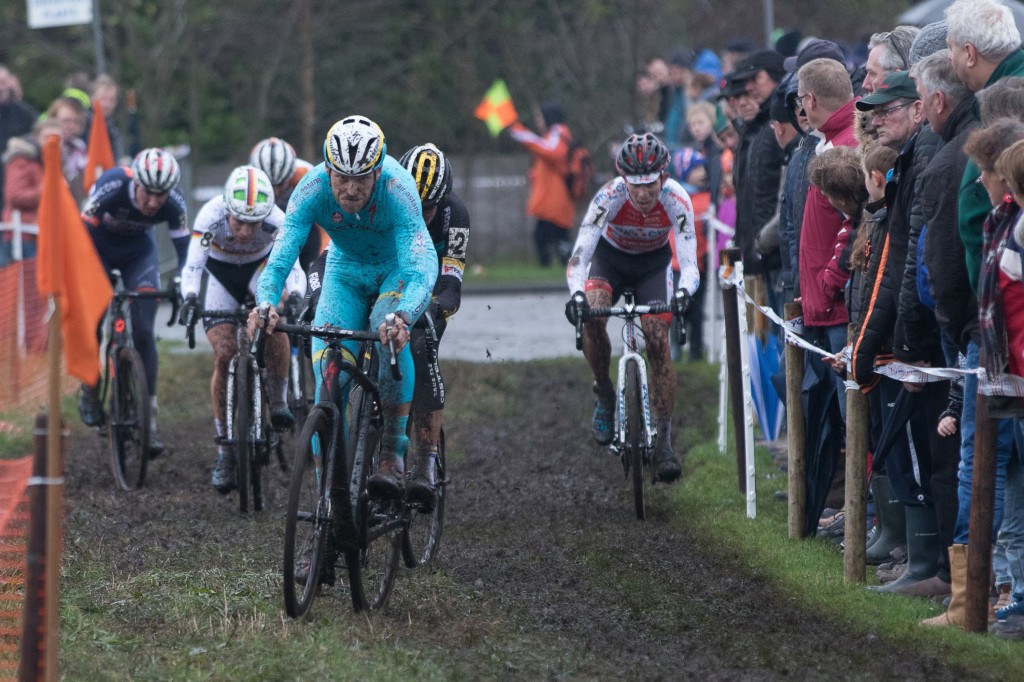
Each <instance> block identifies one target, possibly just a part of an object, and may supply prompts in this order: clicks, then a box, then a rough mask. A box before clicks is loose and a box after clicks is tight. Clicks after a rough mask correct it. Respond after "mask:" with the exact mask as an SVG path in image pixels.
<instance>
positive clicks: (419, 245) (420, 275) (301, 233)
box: [250, 116, 437, 497]
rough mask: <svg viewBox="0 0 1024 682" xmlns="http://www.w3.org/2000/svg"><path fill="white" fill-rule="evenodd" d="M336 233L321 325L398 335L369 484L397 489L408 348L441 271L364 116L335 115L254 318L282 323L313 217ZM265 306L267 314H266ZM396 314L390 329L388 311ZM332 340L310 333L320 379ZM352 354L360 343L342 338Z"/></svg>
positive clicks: (407, 188) (404, 443)
mask: <svg viewBox="0 0 1024 682" xmlns="http://www.w3.org/2000/svg"><path fill="white" fill-rule="evenodd" d="M314 223H315V224H317V225H319V226H321V227H322V228H323V229H324V231H325V232H326V233H327V236H328V237H330V239H331V243H330V245H329V246H328V253H327V266H326V269H325V271H324V281H323V291H322V293H321V296H320V304H319V305H318V306H317V311H316V317H315V319H314V321H313V323H314V324H315V325H318V326H319V325H333V326H336V327H341V328H345V329H376V330H378V332H379V333H380V336H381V340H382V342H384V341H385V340H386V339H387V338H389V337H390V338H393V339H394V341H395V350H396V351H397V352H398V362H399V367H400V368H401V370H402V380H401V382H395V381H394V379H392V378H391V374H390V372H388V371H386V369H385V368H386V366H387V364H388V361H389V356H388V348H387V344H386V343H383V344H382V346H383V355H382V357H381V368H382V369H381V374H380V388H381V399H382V402H383V403H384V404H383V408H384V418H385V432H384V436H383V441H382V457H381V463H380V467H379V468H378V470H377V472H376V473H375V474H374V475H373V476H372V477H371V478H370V480H369V481H368V482H367V487H368V489H369V492H370V494H371V495H374V496H376V497H400V496H401V495H402V493H403V489H404V480H405V476H404V471H403V470H404V459H405V451H406V449H407V448H408V445H409V439H408V438H407V436H406V435H405V432H406V423H407V421H408V418H409V405H410V402H411V401H412V393H413V385H414V379H415V377H414V369H413V359H412V353H411V351H410V349H409V347H408V346H407V342H408V339H409V327H411V326H412V324H413V323H414V322H415V321H416V319H417V318H418V317H419V316H420V314H422V312H423V310H424V309H425V308H426V307H427V304H428V303H430V294H431V291H432V290H433V287H434V282H435V280H436V279H437V254H436V253H435V251H434V247H433V243H432V242H431V240H430V234H429V232H428V231H427V226H426V224H425V223H424V222H423V210H422V208H421V204H420V199H419V193H418V191H417V189H416V183H415V182H414V181H413V178H412V176H411V175H410V174H409V172H408V171H407V170H405V168H403V167H402V166H401V164H399V163H398V161H396V160H395V159H393V158H391V157H390V156H387V145H386V144H385V141H384V134H383V133H382V132H381V130H380V128H379V127H378V126H377V124H376V123H374V122H373V121H371V120H370V119H368V118H365V117H363V116H349V117H346V118H344V119H342V120H340V121H338V122H337V123H335V124H334V125H333V126H332V127H331V129H330V131H328V133H327V139H326V140H325V141H324V163H321V164H320V165H318V166H317V167H316V168H314V169H313V170H311V171H310V172H309V173H307V174H306V176H305V177H304V178H303V179H302V181H301V182H300V183H299V185H298V186H297V187H296V188H295V192H294V193H293V194H292V197H291V199H290V200H289V202H288V210H287V212H286V214H285V222H284V228H283V232H282V235H281V236H280V237H279V238H278V241H277V243H276V244H275V246H274V249H273V251H271V253H270V257H269V259H268V260H267V265H266V268H265V269H264V271H263V274H262V275H261V276H260V279H259V283H258V284H257V289H256V303H257V310H255V311H253V317H252V318H250V319H251V320H252V322H253V323H254V324H256V325H260V326H262V319H263V317H265V318H266V319H267V326H268V330H270V331H272V330H273V328H274V324H276V322H277V311H276V310H275V308H274V304H276V303H277V301H278V300H279V299H280V297H281V288H282V286H283V285H284V281H285V278H286V277H287V275H288V273H289V272H290V271H291V268H292V264H293V263H294V262H295V259H296V258H298V255H299V251H300V250H301V249H302V245H303V244H305V243H306V237H307V236H308V234H309V230H310V228H311V226H312V225H313V224H314ZM261 313H262V317H261ZM388 313H395V314H396V320H395V322H394V324H393V325H392V326H391V327H390V328H387V327H386V325H385V316H386V315H387V314H388ZM325 346H326V344H325V343H324V342H323V341H321V340H319V339H314V340H313V367H314V370H315V371H316V374H317V376H316V385H317V390H318V391H319V387H320V363H319V362H317V360H318V359H319V356H320V355H322V354H323V352H324V349H325ZM345 350H346V351H347V353H351V354H352V358H349V359H353V358H354V357H355V354H356V353H357V352H358V343H356V342H348V343H346V344H345Z"/></svg>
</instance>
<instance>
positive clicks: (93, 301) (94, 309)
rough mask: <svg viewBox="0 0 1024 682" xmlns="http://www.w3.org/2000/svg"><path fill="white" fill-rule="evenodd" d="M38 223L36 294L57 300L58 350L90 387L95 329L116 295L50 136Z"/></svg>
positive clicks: (96, 369) (95, 371)
mask: <svg viewBox="0 0 1024 682" xmlns="http://www.w3.org/2000/svg"><path fill="white" fill-rule="evenodd" d="M37 220H38V223H39V241H38V246H39V253H38V256H37V258H36V264H37V265H36V268H37V278H36V283H37V285H38V286H39V293H40V294H42V295H43V296H54V297H59V298H60V299H61V330H62V332H63V334H64V343H63V344H62V345H63V347H64V363H65V364H66V365H67V371H68V374H71V375H72V376H74V377H77V378H78V379H79V380H80V381H82V382H83V383H86V384H90V385H94V384H95V383H96V382H97V381H98V380H99V376H100V363H99V355H100V349H99V340H98V339H97V338H96V327H97V325H99V323H100V320H101V319H103V314H104V313H105V312H106V310H107V306H108V305H109V304H110V299H111V297H112V296H113V294H114V292H113V289H111V286H110V279H109V277H108V276H107V271H106V269H105V268H104V267H103V263H101V262H100V257H99V255H98V254H97V253H96V247H95V246H94V245H93V243H92V238H91V237H90V236H89V233H88V232H87V231H86V229H85V225H84V224H83V223H82V218H81V216H80V214H79V212H78V204H76V203H75V199H74V197H72V196H71V190H70V189H68V185H67V181H66V180H65V179H64V173H63V171H62V170H61V160H60V139H59V138H58V137H57V136H51V137H50V138H49V139H47V140H46V144H45V145H44V146H43V189H42V195H41V197H40V200H39V214H38V217H37Z"/></svg>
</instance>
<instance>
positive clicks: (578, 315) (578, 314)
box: [565, 291, 590, 327]
mask: <svg viewBox="0 0 1024 682" xmlns="http://www.w3.org/2000/svg"><path fill="white" fill-rule="evenodd" d="M589 309H590V306H589V305H588V304H587V297H586V296H584V295H583V292H582V291H577V292H576V293H574V294H573V295H572V298H570V299H569V300H568V301H567V302H566V304H565V319H567V320H569V324H571V325H572V326H574V327H575V326H576V325H577V324H579V323H580V321H582V320H583V318H584V317H585V316H586V313H587V311H588V310H589Z"/></svg>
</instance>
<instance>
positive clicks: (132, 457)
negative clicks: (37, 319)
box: [99, 270, 181, 490]
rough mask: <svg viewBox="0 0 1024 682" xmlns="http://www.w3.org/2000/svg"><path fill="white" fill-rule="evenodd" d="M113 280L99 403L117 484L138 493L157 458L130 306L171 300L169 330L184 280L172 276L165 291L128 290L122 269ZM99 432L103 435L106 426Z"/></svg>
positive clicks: (176, 314)
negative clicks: (104, 415) (104, 409)
mask: <svg viewBox="0 0 1024 682" xmlns="http://www.w3.org/2000/svg"><path fill="white" fill-rule="evenodd" d="M110 279H111V282H112V283H113V285H114V296H113V298H112V299H111V300H110V307H109V308H108V310H107V316H106V323H105V325H104V329H105V333H104V336H105V338H106V350H105V351H104V357H105V359H106V362H104V367H105V368H106V370H105V372H104V375H103V377H102V378H101V381H100V387H99V388H100V390H99V396H100V404H101V405H107V408H106V420H105V426H106V433H107V440H108V442H109V446H110V463H111V469H112V470H113V472H114V480H115V481H116V482H117V485H118V486H119V487H120V488H121V489H122V490H135V489H136V488H140V487H142V485H143V483H145V480H146V465H147V464H148V463H149V460H150V458H151V457H152V456H153V455H152V453H151V452H150V435H151V429H152V422H151V420H150V416H151V415H150V401H149V382H148V381H147V380H146V371H145V367H144V366H143V364H142V356H140V355H139V352H138V351H137V350H136V349H135V342H134V341H133V340H132V314H131V305H130V303H131V302H132V301H138V300H147V299H148V300H169V301H171V307H172V309H171V319H170V321H169V322H168V323H167V326H168V327H170V326H173V325H174V324H175V322H177V319H178V306H179V305H180V298H181V297H180V296H179V288H180V283H181V280H180V279H179V278H178V277H174V278H173V279H171V281H170V283H169V285H168V287H167V289H165V290H163V291H127V290H125V289H124V281H123V279H122V277H121V271H120V270H111V272H110ZM108 397H109V399H110V402H109V403H108V402H107V398H108ZM99 428H100V430H101V431H102V428H103V426H102V425H101V426H100V427H99Z"/></svg>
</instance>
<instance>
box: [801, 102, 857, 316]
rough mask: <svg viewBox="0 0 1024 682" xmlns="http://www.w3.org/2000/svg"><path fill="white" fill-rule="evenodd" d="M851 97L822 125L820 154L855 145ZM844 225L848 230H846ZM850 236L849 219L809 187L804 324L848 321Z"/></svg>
mask: <svg viewBox="0 0 1024 682" xmlns="http://www.w3.org/2000/svg"><path fill="white" fill-rule="evenodd" d="M854 102H855V100H850V101H849V102H847V103H846V104H844V105H843V106H842V107H840V108H839V110H837V111H836V112H835V113H834V114H832V116H830V117H829V119H828V120H827V121H826V122H825V123H823V124H822V125H821V127H820V128H819V130H818V132H819V133H820V134H821V135H822V136H823V138H824V139H823V140H822V141H821V143H820V144H819V145H818V148H817V153H819V154H820V153H822V152H824V151H825V150H827V149H831V148H833V147H837V146H845V147H855V146H857V138H856V136H855V135H854V134H853V110H854V109H853V107H854ZM844 226H845V227H846V229H844ZM849 236H850V229H849V226H848V225H846V218H845V217H844V216H843V214H842V213H840V212H839V211H837V210H836V209H835V208H834V207H833V206H832V204H831V203H830V202H829V200H828V199H827V198H825V195H824V194H822V192H821V190H820V189H818V188H817V187H815V186H813V185H812V186H810V187H809V188H808V189H807V201H806V203H805V204H804V215H803V225H802V227H801V229H800V253H799V258H798V260H799V266H800V282H801V286H800V295H801V297H802V298H803V313H804V324H805V325H807V326H810V327H829V326H833V325H837V324H846V322H847V320H848V319H849V316H848V315H847V312H846V304H845V301H844V296H843V289H844V288H845V286H846V282H847V281H848V280H849V279H850V273H849V270H848V269H847V265H846V264H845V263H842V262H841V261H840V257H841V254H842V252H843V250H844V249H845V248H846V244H847V240H848V239H849Z"/></svg>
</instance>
